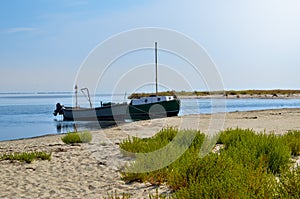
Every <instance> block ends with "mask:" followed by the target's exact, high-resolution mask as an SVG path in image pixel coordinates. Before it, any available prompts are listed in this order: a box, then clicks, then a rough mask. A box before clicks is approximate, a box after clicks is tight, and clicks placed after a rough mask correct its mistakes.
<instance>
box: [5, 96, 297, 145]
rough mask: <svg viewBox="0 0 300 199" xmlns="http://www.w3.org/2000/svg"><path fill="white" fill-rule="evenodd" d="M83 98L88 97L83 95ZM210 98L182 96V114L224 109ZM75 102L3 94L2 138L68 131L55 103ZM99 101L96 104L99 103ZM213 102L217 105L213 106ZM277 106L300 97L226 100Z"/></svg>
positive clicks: (241, 105) (238, 107)
mask: <svg viewBox="0 0 300 199" xmlns="http://www.w3.org/2000/svg"><path fill="white" fill-rule="evenodd" d="M111 98H112V97H111V96H110V95H97V96H96V97H95V99H97V101H98V104H100V101H110V100H111ZM113 100H114V101H119V102H121V101H123V100H124V96H122V95H119V96H117V97H113ZM81 101H86V100H84V99H81ZM218 101H220V102H221V101H222V102H223V100H214V101H213V102H211V100H210V99H197V100H196V99H182V100H181V111H180V113H179V114H180V115H187V114H197V113H211V112H218V111H220V110H225V109H222V107H220V106H221V105H222V103H218ZM57 102H60V103H61V104H64V105H72V95H71V94H69V93H59V94H58V93H50V94H49V93H40V94H34V93H32V94H0V140H12V139H19V138H28V137H34V136H41V135H45V134H56V133H65V132H68V131H73V130H74V123H73V122H63V121H61V120H62V117H61V116H59V117H54V116H53V114H52V113H53V110H54V109H55V104H56V103H57ZM98 104H97V103H96V105H98ZM212 105H214V107H216V109H212ZM278 108H300V99H229V100H226V110H225V111H226V112H233V111H249V110H264V109H278ZM76 126H77V128H78V129H79V130H81V129H90V128H92V129H99V128H100V127H99V125H98V124H97V125H95V124H93V125H92V124H91V123H88V122H81V123H77V124H76Z"/></svg>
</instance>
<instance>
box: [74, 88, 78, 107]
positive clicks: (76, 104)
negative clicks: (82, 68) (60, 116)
mask: <svg viewBox="0 0 300 199" xmlns="http://www.w3.org/2000/svg"><path fill="white" fill-rule="evenodd" d="M77 89H78V87H77V84H76V85H75V107H76V108H78V99H77V93H78V90H77Z"/></svg>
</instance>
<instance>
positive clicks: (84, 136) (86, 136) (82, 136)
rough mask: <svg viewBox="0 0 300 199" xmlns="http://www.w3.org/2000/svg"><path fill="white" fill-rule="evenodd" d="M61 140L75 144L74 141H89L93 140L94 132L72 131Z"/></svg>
mask: <svg viewBox="0 0 300 199" xmlns="http://www.w3.org/2000/svg"><path fill="white" fill-rule="evenodd" d="M61 140H62V141H63V142H64V143H66V144H73V143H88V142H91V141H92V134H91V133H90V132H87V131H85V132H81V133H76V132H71V133H67V135H65V136H64V137H62V138H61Z"/></svg>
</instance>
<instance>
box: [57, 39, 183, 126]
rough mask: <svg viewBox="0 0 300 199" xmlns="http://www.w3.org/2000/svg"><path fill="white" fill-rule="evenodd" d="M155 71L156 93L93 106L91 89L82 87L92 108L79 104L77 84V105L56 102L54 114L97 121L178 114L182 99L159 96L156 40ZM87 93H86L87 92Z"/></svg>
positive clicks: (174, 96) (139, 118) (66, 118)
mask: <svg viewBox="0 0 300 199" xmlns="http://www.w3.org/2000/svg"><path fill="white" fill-rule="evenodd" d="M155 71H156V95H151V96H147V97H140V98H137V99H132V100H131V101H130V103H117V104H116V103H111V102H109V103H104V104H102V103H101V106H100V107H95V108H93V107H92V103H91V100H90V94H89V90H88V89H87V88H83V89H81V91H82V93H83V94H84V95H85V96H86V97H87V98H88V100H89V103H90V108H81V107H79V106H78V104H77V86H75V96H76V106H75V107H65V106H63V105H61V104H60V103H57V104H56V110H54V113H53V114H54V115H55V116H56V115H58V114H59V115H63V119H64V120H65V121H66V120H71V121H73V120H79V121H95V120H98V121H99V122H117V121H118V122H124V121H125V120H133V121H136V120H146V119H153V118H162V117H172V116H177V115H178V113H179V110H180V100H179V99H178V98H177V97H176V95H173V96H172V95H170V96H159V95H158V86H157V43H156V42H155ZM84 91H86V93H87V94H85V92H84Z"/></svg>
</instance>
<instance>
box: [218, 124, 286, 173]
mask: <svg viewBox="0 0 300 199" xmlns="http://www.w3.org/2000/svg"><path fill="white" fill-rule="evenodd" d="M218 143H222V144H225V149H227V150H226V153H227V154H228V155H229V156H230V157H232V158H233V159H234V160H235V161H238V162H241V163H243V164H244V165H248V164H253V163H254V164H256V165H257V166H258V165H260V164H262V163H263V164H265V166H267V168H268V169H269V170H270V171H272V172H273V173H279V172H280V170H281V168H282V167H287V166H289V163H290V149H289V147H288V146H287V145H286V144H285V143H284V142H283V141H282V140H281V138H280V137H278V136H275V135H273V134H255V132H254V131H252V130H249V129H247V130H242V129H238V128H237V129H229V130H226V131H224V132H222V133H221V134H220V137H219V140H218Z"/></svg>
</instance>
